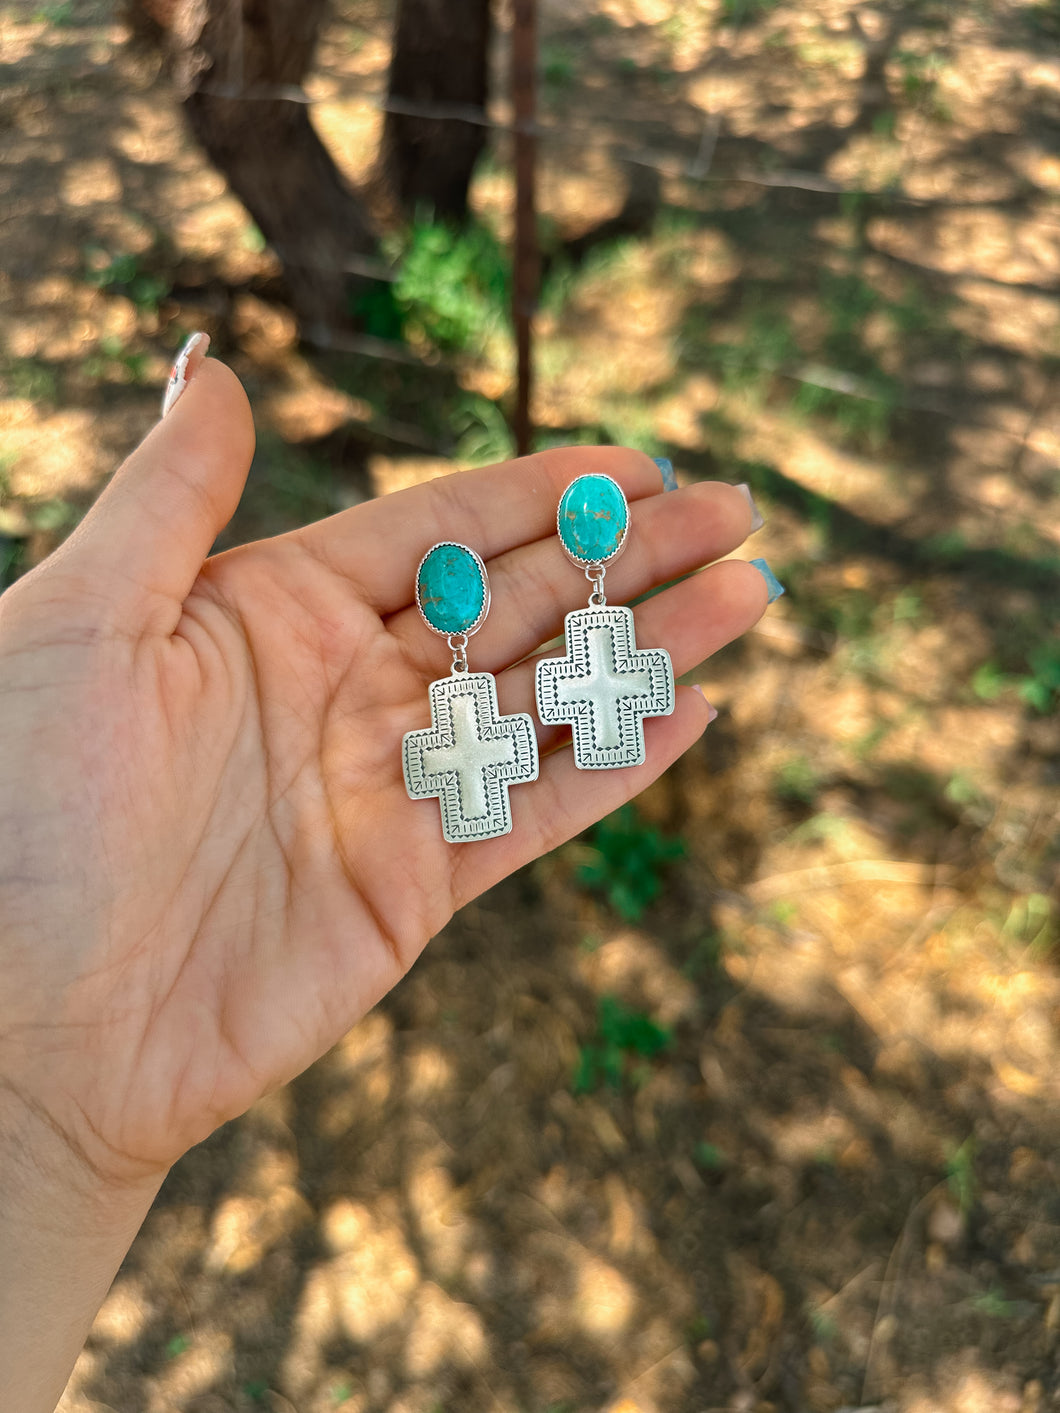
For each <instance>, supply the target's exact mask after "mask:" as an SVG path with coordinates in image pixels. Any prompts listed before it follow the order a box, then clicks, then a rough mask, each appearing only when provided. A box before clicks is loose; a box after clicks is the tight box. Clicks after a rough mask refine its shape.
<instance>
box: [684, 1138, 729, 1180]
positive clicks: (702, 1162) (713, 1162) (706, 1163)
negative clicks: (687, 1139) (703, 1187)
mask: <svg viewBox="0 0 1060 1413" xmlns="http://www.w3.org/2000/svg"><path fill="white" fill-rule="evenodd" d="M692 1157H693V1158H694V1159H695V1161H696V1163H697V1165H698V1166H699V1167H701V1168H706V1170H707V1171H708V1172H711V1173H716V1172H718V1171H719V1170H720V1169H721V1168H724V1166H725V1164H726V1163H727V1162H728V1161H729V1160H728V1158H727V1157H726V1155H725V1153H724V1151H723V1150H722V1149H721V1148H718V1147H717V1145H716V1144H713V1143H706V1142H702V1143H697V1144H696V1146H695V1149H694V1150H693V1153H692Z"/></svg>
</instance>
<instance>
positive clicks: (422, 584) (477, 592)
mask: <svg viewBox="0 0 1060 1413" xmlns="http://www.w3.org/2000/svg"><path fill="white" fill-rule="evenodd" d="M416 602H417V603H418V604H419V606H420V612H421V613H422V614H423V617H424V618H425V619H426V621H427V624H428V626H429V627H431V628H433V629H434V631H435V632H436V633H446V634H448V633H473V632H474V631H475V629H476V628H477V627H478V626H479V624H480V623H481V622H482V619H483V618H484V617H485V616H486V608H487V606H488V605H487V601H486V573H485V570H484V569H483V567H482V561H481V560H480V559H479V557H478V555H477V554H475V553H474V552H473V551H472V550H469V549H467V548H466V546H464V545H453V544H441V545H435V546H434V548H433V549H432V550H429V551H428V552H427V554H426V555H424V557H423V561H422V562H421V564H420V568H419V573H418V574H417V575H416Z"/></svg>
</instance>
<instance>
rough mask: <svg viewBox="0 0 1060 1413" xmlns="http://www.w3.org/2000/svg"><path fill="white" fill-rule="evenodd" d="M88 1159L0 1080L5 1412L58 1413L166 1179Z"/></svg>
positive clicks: (0, 1322) (0, 1337)
mask: <svg viewBox="0 0 1060 1413" xmlns="http://www.w3.org/2000/svg"><path fill="white" fill-rule="evenodd" d="M161 1176H162V1175H161V1174H156V1175H154V1176H152V1177H150V1178H144V1179H142V1180H137V1181H128V1182H127V1181H115V1180H114V1179H113V1178H110V1177H108V1176H107V1175H106V1174H104V1173H102V1172H100V1171H98V1170H96V1169H94V1168H93V1166H92V1165H91V1163H88V1162H85V1161H84V1159H83V1158H82V1156H80V1155H79V1154H78V1153H77V1152H76V1149H75V1148H71V1146H70V1144H69V1142H68V1141H67V1139H66V1138H65V1136H64V1135H63V1133H62V1131H61V1129H59V1127H58V1126H57V1125H54V1124H53V1122H52V1121H50V1119H49V1117H48V1115H47V1114H46V1112H44V1111H43V1110H39V1109H38V1108H37V1107H36V1106H35V1104H34V1102H33V1100H32V1099H30V1098H29V1097H28V1096H26V1095H25V1094H23V1093H21V1092H20V1091H19V1090H18V1088H17V1086H15V1085H13V1084H12V1083H11V1082H10V1080H6V1079H5V1078H4V1077H3V1076H0V1270H2V1271H3V1273H4V1277H3V1280H2V1281H0V1387H3V1389H4V1392H5V1400H4V1406H5V1407H7V1406H10V1407H12V1408H18V1409H19V1413H52V1410H53V1409H54V1408H55V1405H56V1403H57V1402H58V1400H59V1397H60V1395H61V1393H62V1391H63V1388H64V1387H65V1384H66V1381H67V1379H68V1377H69V1374H70V1370H71V1369H72V1368H73V1365H74V1361H75V1360H76V1358H77V1355H78V1353H79V1351H80V1349H81V1347H82V1345H83V1343H84V1341H85V1337H86V1335H87V1333H88V1330H89V1328H90V1326H91V1323H92V1320H93V1318H94V1317H95V1314H96V1311H97V1310H98V1309H99V1306H100V1304H101V1302H102V1300H103V1298H104V1296H105V1295H106V1293H107V1291H108V1289H109V1288H110V1284H111V1281H112V1280H113V1279H114V1275H115V1273H116V1271H117V1269H118V1267H119V1266H120V1265H121V1262H122V1260H123V1259H124V1257H125V1254H126V1252H127V1251H128V1249H129V1246H130V1245H131V1244H132V1240H133V1238H134V1237H135V1235H136V1233H137V1231H138V1230H139V1228H140V1224H141V1223H142V1221H143V1219H144V1217H145V1216H146V1214H147V1211H148V1209H149V1207H150V1205H151V1202H152V1200H153V1198H154V1196H155V1193H156V1192H157V1190H158V1186H159V1184H160V1182H161Z"/></svg>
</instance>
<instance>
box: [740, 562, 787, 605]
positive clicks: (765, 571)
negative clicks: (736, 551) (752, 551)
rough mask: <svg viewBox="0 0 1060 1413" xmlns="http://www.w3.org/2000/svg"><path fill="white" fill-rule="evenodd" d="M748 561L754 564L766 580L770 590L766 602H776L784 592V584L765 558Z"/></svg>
mask: <svg viewBox="0 0 1060 1413" xmlns="http://www.w3.org/2000/svg"><path fill="white" fill-rule="evenodd" d="M748 563H749V564H752V565H753V566H754V567H755V569H757V570H758V572H759V574H761V576H762V578H763V579H764V580H765V581H766V588H767V589H768V590H769V597H768V598H767V599H766V603H776V601H777V599H779V598H780V596H781V594H782V593H783V592H784V585H783V584H782V583H781V582H780V580H779V579H778V578H777V576H776V575H775V574H774V573H773V571H772V569H770V567H769V565H768V564H767V563H766V562H765V560H764V559H752V560H749V561H748Z"/></svg>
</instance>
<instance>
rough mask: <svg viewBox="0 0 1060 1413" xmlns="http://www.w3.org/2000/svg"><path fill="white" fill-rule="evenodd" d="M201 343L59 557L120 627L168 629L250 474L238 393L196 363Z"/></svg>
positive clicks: (227, 374) (247, 424) (214, 369)
mask: <svg viewBox="0 0 1060 1413" xmlns="http://www.w3.org/2000/svg"><path fill="white" fill-rule="evenodd" d="M204 343H205V335H203V336H200V344H199V345H198V346H196V348H195V349H194V353H196V354H199V357H197V358H187V366H186V369H185V372H184V377H185V380H186V385H185V387H184V389H183V392H182V394H181V395H180V396H179V398H178V399H177V400H176V401H174V400H173V399H172V397H169V398H167V403H168V409H169V410H168V411H167V412H166V413H165V414H164V416H163V419H162V421H161V422H159V423H158V425H157V426H156V427H155V428H154V429H153V430H152V431H151V432H150V433H149V434H148V436H147V437H146V438H145V439H144V440H143V441H142V442H141V443H140V445H139V446H138V447H137V449H136V450H135V451H134V452H133V454H132V455H131V456H130V457H129V458H128V460H127V461H126V462H125V463H124V465H122V466H121V467H120V468H119V470H118V471H117V472H115V474H114V476H113V477H112V479H111V481H110V482H109V484H108V485H107V488H106V489H105V490H104V492H103V494H102V495H101V496H100V497H99V499H98V500H97V501H96V503H95V505H94V506H93V507H92V509H91V510H90V511H89V513H88V514H87V515H86V516H85V518H84V520H82V522H81V524H80V525H79V526H78V528H77V529H76V530H75V531H74V533H73V535H71V537H70V539H69V540H68V541H67V542H66V545H65V546H63V550H62V551H60V553H61V554H63V555H64V557H65V556H66V555H69V557H70V558H69V559H68V564H70V563H71V561H76V562H77V567H78V568H79V569H81V570H82V571H86V570H87V571H88V572H90V573H91V575H92V578H93V582H94V584H95V585H96V587H97V589H98V590H99V591H100V592H101V596H102V597H103V598H105V600H106V602H107V604H108V607H109V608H110V609H111V610H112V611H115V612H116V613H117V614H118V615H119V616H120V617H121V618H122V619H123V621H124V622H125V623H126V624H127V625H131V624H132V623H135V624H136V625H137V626H138V627H142V628H147V627H149V625H150V624H151V623H152V622H161V623H163V624H165V625H166V631H172V627H173V626H175V624H176V621H177V619H178V618H179V616H180V609H181V606H182V605H183V603H184V600H185V599H186V598H187V596H188V593H189V591H190V590H191V586H192V585H193V584H194V583H195V580H196V578H197V576H198V573H199V570H200V569H201V568H202V564H203V560H204V559H205V558H206V556H207V555H208V554H209V552H210V547H211V545H212V544H213V542H214V540H215V539H216V538H217V535H218V534H219V533H220V532H221V530H223V529H224V527H225V526H226V525H227V524H228V522H229V520H230V519H231V518H232V515H233V513H234V511H235V508H236V506H237V505H238V504H239V497H240V495H241V494H242V492H243V487H244V485H245V484H246V479H247V472H248V471H249V470H250V461H251V457H252V456H253V454H254V422H253V418H252V416H251V412H250V404H249V402H248V401H247V395H246V393H245V392H244V391H243V387H242V384H241V383H240V381H239V379H238V378H237V377H236V375H235V374H234V373H233V372H232V371H231V369H230V368H226V367H225V365H224V364H223V363H219V362H217V360H216V359H213V358H210V359H206V358H203V357H202V356H201V354H200V349H201V348H202V345H203V344H204ZM186 354H187V346H186V347H185V356H186ZM178 366H180V365H179V364H178ZM71 567H72V564H71ZM160 611H161V612H160Z"/></svg>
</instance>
